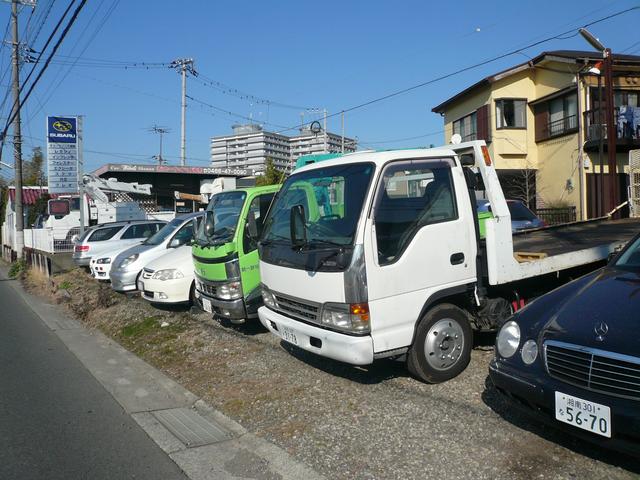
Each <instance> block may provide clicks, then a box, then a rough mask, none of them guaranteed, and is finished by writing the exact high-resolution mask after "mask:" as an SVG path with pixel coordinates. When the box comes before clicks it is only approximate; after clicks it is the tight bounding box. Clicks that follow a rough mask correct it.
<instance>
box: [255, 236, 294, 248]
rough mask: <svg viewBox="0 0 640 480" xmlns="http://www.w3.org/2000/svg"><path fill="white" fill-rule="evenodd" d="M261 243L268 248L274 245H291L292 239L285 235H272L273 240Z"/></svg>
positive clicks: (269, 239)
mask: <svg viewBox="0 0 640 480" xmlns="http://www.w3.org/2000/svg"><path fill="white" fill-rule="evenodd" d="M260 243H261V244H262V245H266V246H269V245H274V244H276V243H277V244H280V245H289V244H290V243H291V239H290V238H288V237H285V236H283V235H272V236H271V238H268V239H265V240H262V241H261V242H260Z"/></svg>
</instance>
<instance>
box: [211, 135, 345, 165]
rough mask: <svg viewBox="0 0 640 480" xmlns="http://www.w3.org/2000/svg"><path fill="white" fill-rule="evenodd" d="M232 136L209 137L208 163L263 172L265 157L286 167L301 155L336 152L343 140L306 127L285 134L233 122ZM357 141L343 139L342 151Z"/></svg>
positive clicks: (340, 149)
mask: <svg viewBox="0 0 640 480" xmlns="http://www.w3.org/2000/svg"><path fill="white" fill-rule="evenodd" d="M232 128H233V134H232V135H224V136H216V137H212V138H211V166H213V167H227V166H228V167H232V168H251V169H253V170H254V171H255V172H256V173H257V174H260V173H261V172H264V170H265V165H266V161H267V159H272V160H273V163H274V165H275V166H276V168H278V169H279V170H288V169H290V168H292V166H293V165H295V162H296V160H297V159H298V157H300V156H301V155H309V154H315V153H338V152H341V151H342V145H343V139H342V137H341V136H340V135H336V134H335V133H331V132H326V134H325V132H324V131H320V132H313V131H311V129H309V128H308V127H304V128H301V129H300V134H299V135H296V136H293V137H289V136H286V135H281V134H278V133H273V132H268V131H265V130H263V128H262V127H261V126H260V125H234V126H233V127H232ZM356 147H357V141H356V140H354V139H352V138H347V137H345V138H344V152H345V153H347V152H354V151H355V150H356Z"/></svg>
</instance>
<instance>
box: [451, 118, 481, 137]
mask: <svg viewBox="0 0 640 480" xmlns="http://www.w3.org/2000/svg"><path fill="white" fill-rule="evenodd" d="M453 133H457V134H459V135H460V136H461V137H462V141H463V142H468V141H470V140H476V139H477V138H478V116H477V114H476V112H473V113H471V114H469V115H467V116H464V117H462V118H461V119H459V120H456V121H455V122H453Z"/></svg>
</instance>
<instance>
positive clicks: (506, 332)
mask: <svg viewBox="0 0 640 480" xmlns="http://www.w3.org/2000/svg"><path fill="white" fill-rule="evenodd" d="M519 345H520V327H519V326H518V324H517V323H516V322H514V321H513V320H511V321H510V322H507V323H505V324H504V325H503V326H502V328H501V329H500V333H498V340H497V341H496V347H497V348H498V353H499V354H500V355H501V356H502V357H504V358H510V357H512V356H513V354H514V353H516V350H518V346H519Z"/></svg>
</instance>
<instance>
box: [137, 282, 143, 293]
mask: <svg viewBox="0 0 640 480" xmlns="http://www.w3.org/2000/svg"><path fill="white" fill-rule="evenodd" d="M138 290H140V291H141V292H143V291H144V283H143V282H141V281H140V280H138Z"/></svg>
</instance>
